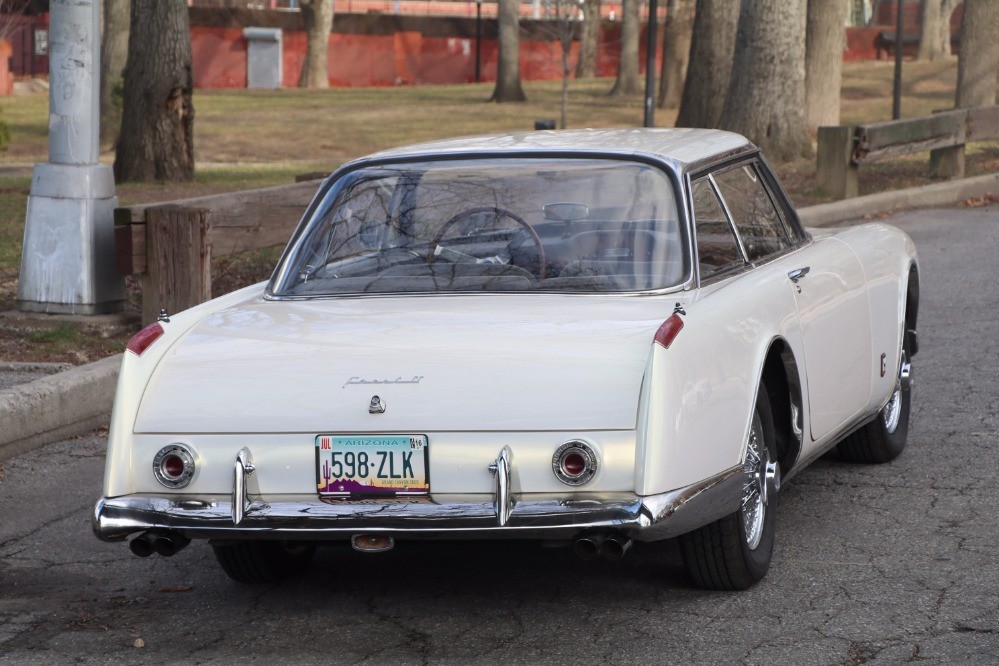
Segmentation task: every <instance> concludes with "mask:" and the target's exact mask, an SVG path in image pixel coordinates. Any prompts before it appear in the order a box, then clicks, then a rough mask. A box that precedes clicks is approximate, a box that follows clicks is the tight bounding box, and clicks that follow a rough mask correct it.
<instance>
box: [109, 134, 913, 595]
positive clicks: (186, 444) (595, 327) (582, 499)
mask: <svg viewBox="0 0 999 666" xmlns="http://www.w3.org/2000/svg"><path fill="white" fill-rule="evenodd" d="M918 305H919V281H918V270H917V262H916V251H915V248H914V246H913V243H912V241H911V240H910V239H909V238H908V236H906V235H905V234H904V233H902V232H901V231H899V230H898V229H895V228H893V227H890V226H886V225H883V224H866V225H863V226H856V227H851V228H848V229H843V230H836V231H834V232H829V231H821V232H820V231H812V232H809V231H806V230H805V229H803V228H802V226H801V223H800V221H799V219H798V217H797V215H796V213H795V211H794V209H793V207H792V206H791V205H790V204H789V203H788V198H787V196H786V195H785V193H784V191H783V189H782V188H781V185H780V183H779V182H778V180H777V178H776V177H775V176H774V174H773V172H772V171H771V169H770V168H769V167H768V166H767V164H766V162H765V161H764V159H763V157H762V156H761V155H760V152H759V151H758V149H757V148H756V147H755V146H753V145H752V144H751V143H750V142H748V141H747V140H746V139H745V138H743V137H741V136H738V135H736V134H730V133H727V132H720V131H708V130H689V129H677V130H586V131H561V132H534V133H529V134H514V135H504V136H491V137H476V138H466V139H455V140H449V141H441V142H436V143H428V144H423V145H418V146H414V147H409V148H403V149H398V150H391V151H387V152H382V153H378V154H376V155H373V156H370V157H367V158H364V159H360V160H357V161H354V162H351V163H349V164H347V165H346V166H344V167H343V168H341V169H340V170H338V171H337V172H336V173H334V174H333V175H332V176H330V178H328V179H327V180H326V181H325V182H324V184H323V185H322V187H321V188H320V190H319V192H318V194H317V195H316V196H315V198H314V200H313V201H312V203H311V204H310V206H309V208H308V209H307V211H306V213H305V216H304V218H303V220H302V222H301V224H300V225H299V226H298V229H297V230H296V232H295V233H294V236H293V237H292V239H291V241H290V243H289V244H288V247H287V249H286V250H285V252H284V255H283V257H282V259H281V261H280V263H279V264H278V266H277V268H276V270H275V272H274V275H273V277H272V278H271V279H270V281H269V282H267V283H266V284H263V283H262V284H258V285H255V286H252V287H248V288H246V289H242V290H240V291H237V292H234V293H232V294H229V295H228V296H224V297H222V298H218V299H215V300H213V301H210V302H208V303H204V304H203V305H200V306H198V307H195V308H192V309H190V310H187V311H185V312H182V313H180V314H176V315H173V316H170V317H169V318H167V317H161V321H159V322H156V323H153V324H152V325H150V326H148V327H147V328H145V329H143V330H142V331H141V332H140V333H138V334H137V335H136V336H135V337H134V338H133V339H132V340H131V342H129V344H128V351H127V352H126V353H125V357H124V360H123V362H122V367H121V376H120V380H119V383H118V390H117V396H116V400H115V407H114V414H113V417H112V425H111V431H110V434H109V441H108V450H107V466H106V472H105V479H104V491H103V495H104V496H103V497H102V498H101V499H100V500H99V501H98V502H97V505H96V507H95V509H94V515H93V522H94V531H95V532H96V534H97V536H98V537H100V538H101V539H104V540H107V541H123V540H125V539H127V538H129V537H131V540H130V542H129V545H130V547H131V550H132V552H133V553H135V554H136V555H139V556H143V557H145V556H148V555H150V554H152V553H158V554H159V555H172V554H174V553H175V552H177V551H178V550H180V549H181V548H183V547H184V546H186V545H187V544H188V543H189V542H190V540H191V539H208V540H209V543H210V544H211V545H212V547H213V549H214V551H215V555H216V556H217V559H218V561H219V563H220V564H221V566H222V569H223V570H224V571H225V572H226V573H227V574H228V575H229V576H230V577H232V578H233V579H235V580H237V581H242V582H265V581H273V580H276V579H279V578H281V577H283V576H285V575H287V574H289V573H291V572H294V571H296V570H298V569H301V568H302V567H303V566H304V565H305V564H307V563H308V562H309V560H310V559H311V558H312V556H313V553H314V551H315V548H316V546H317V545H322V544H326V543H331V542H337V541H340V542H347V541H349V542H350V543H351V544H352V545H353V547H354V548H355V549H356V550H359V551H364V552H381V551H385V550H388V549H390V548H392V547H393V546H394V545H395V543H396V542H397V541H398V542H405V541H406V540H410V539H483V540H484V539H537V540H539V541H542V540H543V541H544V542H545V543H547V544H549V545H550V544H552V543H556V544H557V543H562V544H565V545H566V546H570V547H571V548H573V549H574V550H575V552H576V554H577V555H579V556H580V557H582V558H584V559H593V558H597V557H603V558H607V559H612V560H613V559H620V558H621V557H623V556H624V555H625V553H626V552H627V551H628V549H629V548H630V547H631V545H632V542H633V540H635V541H640V542H648V541H658V540H662V539H669V538H674V537H678V538H679V545H680V550H681V552H682V554H683V559H684V562H685V565H686V569H687V571H688V572H689V575H690V577H691V578H692V580H693V581H694V582H695V583H696V584H697V585H699V586H702V587H705V588H710V589H744V588H746V587H749V586H750V585H752V584H753V583H755V582H756V581H758V580H760V579H761V578H762V577H763V576H764V575H765V574H766V572H767V569H768V567H769V563H770V560H771V554H772V551H773V547H774V530H775V526H776V509H777V495H778V492H779V490H780V488H781V484H782V482H784V481H786V480H787V479H789V478H790V477H792V476H794V475H795V474H796V473H797V472H798V471H799V470H801V469H803V468H804V467H805V465H807V464H808V463H809V462H811V461H813V460H815V459H816V458H817V457H818V456H820V455H821V454H823V453H824V452H825V451H827V450H829V449H830V448H832V447H833V446H836V445H838V447H839V452H840V455H841V456H842V457H843V458H846V459H847V460H852V461H857V462H867V463H873V462H885V461H888V460H891V459H893V458H895V457H896V456H898V455H899V453H900V452H901V451H902V449H903V447H904V446H905V440H906V433H907V430H908V418H909V404H910V382H911V374H910V373H911V366H910V359H911V357H912V356H913V355H914V354H915V353H916V351H917V337H916V314H917V308H918Z"/></svg>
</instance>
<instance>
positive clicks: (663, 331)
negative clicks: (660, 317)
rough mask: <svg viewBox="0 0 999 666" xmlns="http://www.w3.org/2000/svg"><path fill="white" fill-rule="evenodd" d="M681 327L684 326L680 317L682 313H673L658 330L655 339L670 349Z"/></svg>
mask: <svg viewBox="0 0 999 666" xmlns="http://www.w3.org/2000/svg"><path fill="white" fill-rule="evenodd" d="M681 328H683V320H682V319H680V315H678V314H676V313H673V314H672V315H670V318H669V319H667V320H666V321H664V322H663V324H662V326H660V327H659V330H658V331H656V338H655V341H656V342H658V343H659V344H661V345H662V346H663V347H665V348H666V349H669V346H670V344H672V343H673V340H674V339H675V338H676V336H677V334H678V333H679V332H680V329H681Z"/></svg>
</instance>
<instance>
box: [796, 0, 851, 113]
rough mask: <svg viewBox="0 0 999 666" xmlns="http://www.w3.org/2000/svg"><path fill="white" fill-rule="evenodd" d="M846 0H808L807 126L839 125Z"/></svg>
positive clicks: (806, 34)
mask: <svg viewBox="0 0 999 666" xmlns="http://www.w3.org/2000/svg"><path fill="white" fill-rule="evenodd" d="M849 11H850V3H849V0H808V27H807V29H806V32H805V104H806V106H805V119H806V120H807V121H808V129H809V130H810V131H813V132H814V131H815V130H816V128H818V127H820V126H822V125H839V95H840V80H841V78H842V72H843V48H844V47H845V46H846V17H847V14H848V13H849Z"/></svg>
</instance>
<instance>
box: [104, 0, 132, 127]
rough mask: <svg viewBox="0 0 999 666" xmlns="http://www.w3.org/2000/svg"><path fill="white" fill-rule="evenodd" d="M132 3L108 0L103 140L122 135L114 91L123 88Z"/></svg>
mask: <svg viewBox="0 0 999 666" xmlns="http://www.w3.org/2000/svg"><path fill="white" fill-rule="evenodd" d="M130 9H131V1H130V0H104V30H103V34H102V35H101V139H103V140H105V141H110V142H113V141H114V139H115V138H117V136H118V126H119V125H120V123H121V112H120V111H121V110H120V109H117V108H115V105H114V101H113V99H112V95H111V93H112V90H114V89H115V88H120V87H121V84H122V80H123V77H124V73H125V61H126V60H127V58H128V25H129V21H130V20H131V19H130V14H129V10H130Z"/></svg>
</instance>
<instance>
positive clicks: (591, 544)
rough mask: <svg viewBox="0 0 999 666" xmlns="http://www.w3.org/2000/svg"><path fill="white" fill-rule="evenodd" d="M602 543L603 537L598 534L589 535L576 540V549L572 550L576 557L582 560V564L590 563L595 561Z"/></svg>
mask: <svg viewBox="0 0 999 666" xmlns="http://www.w3.org/2000/svg"><path fill="white" fill-rule="evenodd" d="M603 543H604V537H603V535H600V534H591V535H589V536H584V537H580V538H579V539H577V540H576V547H575V548H574V549H573V550H574V551H575V553H576V557H578V558H579V559H581V560H583V561H584V562H592V561H593V560H595V559H597V557H598V556H599V555H600V550H601V546H602V545H603Z"/></svg>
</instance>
